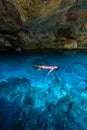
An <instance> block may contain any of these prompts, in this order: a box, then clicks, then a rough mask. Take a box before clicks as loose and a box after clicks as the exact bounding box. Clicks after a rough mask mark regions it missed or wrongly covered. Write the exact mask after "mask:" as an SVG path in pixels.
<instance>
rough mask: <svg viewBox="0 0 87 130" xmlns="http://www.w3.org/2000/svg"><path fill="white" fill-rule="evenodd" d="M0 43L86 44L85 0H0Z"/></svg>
mask: <svg viewBox="0 0 87 130" xmlns="http://www.w3.org/2000/svg"><path fill="white" fill-rule="evenodd" d="M0 46H1V47H7V48H8V47H21V48H23V49H40V48H68V49H72V48H81V49H85V48H87V2H86V1H85V0H48V1H41V0H1V1H0Z"/></svg>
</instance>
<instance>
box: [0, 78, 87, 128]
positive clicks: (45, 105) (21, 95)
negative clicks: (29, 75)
mask: <svg viewBox="0 0 87 130" xmlns="http://www.w3.org/2000/svg"><path fill="white" fill-rule="evenodd" d="M64 86H65V83H63V82H62V81H59V80H57V79H55V80H54V81H52V83H51V85H50V86H49V88H48V89H46V90H45V91H43V90H42V88H38V87H36V88H35V87H32V86H31V84H30V82H29V80H28V79H26V78H22V79H19V78H12V79H8V81H7V82H0V128H1V129H2V130H5V129H8V128H9V129H11V130H15V129H16V130H25V129H28V130H34V129H35V130H44V129H45V130H50V129H51V130H58V129H60V130H70V129H71V130H74V129H75V130H79V129H80V130H86V129H87V116H86V115H87V103H86V101H84V100H85V99H84V97H82V98H81V97H80V98H79V97H78V96H76V97H75V96H74V95H73V94H70V93H71V92H70V91H68V90H67V89H64ZM78 98H79V99H78ZM84 102H85V105H84ZM8 111H9V113H8ZM4 124H5V125H4Z"/></svg>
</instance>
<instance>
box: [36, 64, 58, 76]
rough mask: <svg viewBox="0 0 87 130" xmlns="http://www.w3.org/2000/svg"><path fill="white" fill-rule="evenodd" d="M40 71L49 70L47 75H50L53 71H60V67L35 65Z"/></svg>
mask: <svg viewBox="0 0 87 130" xmlns="http://www.w3.org/2000/svg"><path fill="white" fill-rule="evenodd" d="M35 67H37V68H38V69H39V70H40V69H49V72H48V74H47V75H49V74H50V73H51V72H52V71H53V70H58V69H59V67H57V66H45V65H35Z"/></svg>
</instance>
